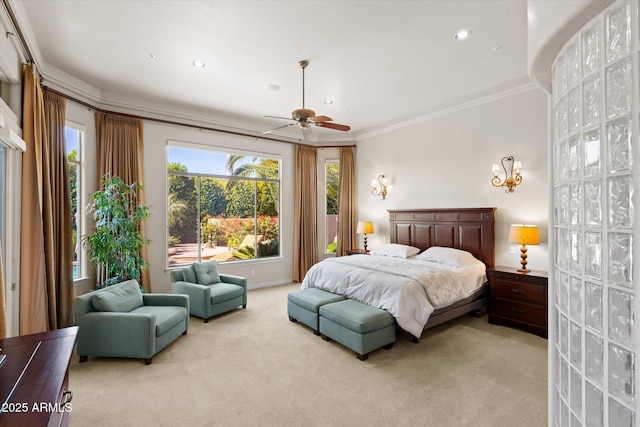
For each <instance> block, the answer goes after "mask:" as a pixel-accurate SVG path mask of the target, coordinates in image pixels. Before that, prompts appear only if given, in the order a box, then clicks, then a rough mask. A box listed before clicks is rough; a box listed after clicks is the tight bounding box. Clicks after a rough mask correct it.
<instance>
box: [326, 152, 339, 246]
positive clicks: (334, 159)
mask: <svg viewBox="0 0 640 427" xmlns="http://www.w3.org/2000/svg"><path fill="white" fill-rule="evenodd" d="M332 164H335V165H337V167H338V177H337V179H336V181H329V173H328V168H329V165H332ZM329 185H336V187H337V188H338V193H337V195H336V196H337V205H336V214H335V215H336V236H337V233H338V228H337V215H338V212H339V211H340V205H339V201H340V159H338V158H331V159H325V161H324V191H323V193H324V203H323V207H324V209H323V211H324V234H323V236H324V249H323V252H324V255H325V256H336V253H335V252H329V251H328V249H329V244H330V243H331V242H330V241H329V240H330V239H329V213H328V205H329Z"/></svg>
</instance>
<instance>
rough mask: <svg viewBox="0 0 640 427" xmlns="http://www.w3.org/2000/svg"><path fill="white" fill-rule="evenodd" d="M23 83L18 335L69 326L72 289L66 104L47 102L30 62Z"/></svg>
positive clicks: (62, 101)
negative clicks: (23, 149)
mask: <svg viewBox="0 0 640 427" xmlns="http://www.w3.org/2000/svg"><path fill="white" fill-rule="evenodd" d="M23 84H24V87H23V111H22V118H23V126H22V138H23V139H24V141H25V143H26V151H25V153H24V154H23V156H22V205H21V209H22V213H23V215H22V221H21V229H20V335H25V334H31V333H36V332H44V331H47V330H51V329H57V328H62V327H66V326H69V325H70V324H71V322H72V311H71V310H72V307H71V304H72V292H73V282H72V280H71V271H72V262H73V260H72V255H69V254H70V252H69V251H72V250H73V249H72V241H71V214H70V212H71V210H70V201H69V200H63V199H66V198H68V197H69V190H68V183H67V179H68V178H67V175H66V173H67V172H66V158H65V153H64V109H65V102H64V99H57V97H51V96H49V95H51V94H49V95H47V97H46V100H45V95H44V93H43V90H42V87H41V86H40V83H38V81H37V79H36V77H35V75H34V70H33V68H32V67H31V66H30V65H25V67H24V83H23ZM45 104H46V105H45ZM48 120H51V123H49V122H48ZM52 140H54V141H52ZM61 164H63V165H62V166H61ZM65 206H66V208H67V210H66V211H65Z"/></svg>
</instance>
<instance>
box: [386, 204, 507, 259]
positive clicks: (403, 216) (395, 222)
mask: <svg viewBox="0 0 640 427" xmlns="http://www.w3.org/2000/svg"><path fill="white" fill-rule="evenodd" d="M495 210H496V208H460V209H392V210H389V223H390V224H389V225H390V234H391V235H390V240H391V243H400V244H403V245H410V246H415V247H418V248H420V250H421V251H424V250H425V249H427V248H429V247H431V246H446V247H450V248H456V249H462V250H465V251H467V252H470V253H471V254H472V255H473V256H474V257H476V258H478V259H479V260H480V261H482V262H483V263H484V264H485V265H486V266H487V268H493V267H495V256H494V249H493V223H494V218H493V215H494V212H495Z"/></svg>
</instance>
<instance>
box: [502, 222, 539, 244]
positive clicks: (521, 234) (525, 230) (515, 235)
mask: <svg viewBox="0 0 640 427" xmlns="http://www.w3.org/2000/svg"><path fill="white" fill-rule="evenodd" d="M509 243H519V244H521V245H539V244H540V233H538V226H537V225H529V224H513V225H512V226H511V230H510V231H509Z"/></svg>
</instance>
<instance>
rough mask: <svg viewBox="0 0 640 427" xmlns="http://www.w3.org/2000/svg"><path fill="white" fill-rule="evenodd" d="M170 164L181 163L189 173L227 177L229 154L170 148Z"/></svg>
mask: <svg viewBox="0 0 640 427" xmlns="http://www.w3.org/2000/svg"><path fill="white" fill-rule="evenodd" d="M168 161H169V163H180V164H183V165H184V166H186V167H187V170H188V171H189V172H196V173H207V174H212V175H226V163H227V154H225V153H216V152H213V151H204V150H194V149H191V148H182V147H169V151H168Z"/></svg>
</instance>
